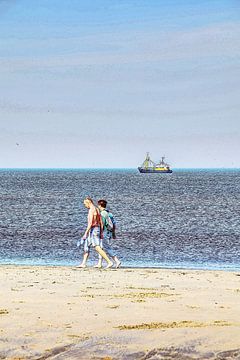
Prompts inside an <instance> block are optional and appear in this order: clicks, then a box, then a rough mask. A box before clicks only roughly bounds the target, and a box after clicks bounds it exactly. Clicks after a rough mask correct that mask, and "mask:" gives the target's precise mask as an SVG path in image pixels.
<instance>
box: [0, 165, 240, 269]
mask: <svg viewBox="0 0 240 360" xmlns="http://www.w3.org/2000/svg"><path fill="white" fill-rule="evenodd" d="M86 196H90V197H92V198H93V199H94V200H95V201H97V200H98V199H106V200H107V201H108V208H109V210H110V211H111V212H112V213H113V215H114V218H115V221H116V227H117V230H116V234H117V239H116V240H115V241H114V243H113V247H114V249H115V250H116V253H117V255H118V257H119V258H120V259H121V261H122V266H124V267H149V268H155V267H156V268H182V269H221V270H237V271H239V270H240V169H207V170H206V169H175V170H174V171H173V173H172V174H140V173H139V172H138V171H137V170H135V169H81V170H79V169H32V170H31V169H30V170H29V169H2V170H0V200H1V206H0V264H16V265H20V264H21V265H23V264H24V265H55V266H61V265H64V266H76V265H77V264H79V263H80V261H81V258H82V248H81V247H80V248H78V247H77V241H78V240H79V239H80V238H81V236H82V235H83V233H84V230H85V228H86V225H87V209H86V208H85V207H84V206H83V199H84V198H85V197H86ZM96 260H97V257H96V254H95V251H94V250H92V251H91V254H90V257H89V266H92V265H93V264H94V263H95V262H96Z"/></svg>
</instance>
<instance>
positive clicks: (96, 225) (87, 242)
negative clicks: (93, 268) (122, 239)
mask: <svg viewBox="0 0 240 360" xmlns="http://www.w3.org/2000/svg"><path fill="white" fill-rule="evenodd" d="M83 203H84V206H85V207H86V208H87V209H88V225H87V228H86V231H85V233H84V235H83V237H82V240H83V245H84V254H83V260H82V262H81V264H80V265H78V267H80V268H85V267H86V263H87V259H88V257H89V252H90V248H91V247H93V248H94V249H95V250H96V251H97V252H98V254H99V256H101V258H103V259H105V260H106V262H107V266H106V269H108V268H111V267H112V266H113V262H112V261H111V260H110V259H109V257H108V256H107V254H106V252H105V251H104V250H103V249H102V248H101V243H102V238H103V223H102V218H101V215H100V212H99V210H98V208H97V207H96V206H95V205H94V203H93V200H92V199H91V198H90V197H86V198H85V199H84V201H83Z"/></svg>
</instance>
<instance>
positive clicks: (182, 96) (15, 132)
mask: <svg viewBox="0 0 240 360" xmlns="http://www.w3.org/2000/svg"><path fill="white" fill-rule="evenodd" d="M239 20H240V2H239V1H222V0H218V1H214V0H212V1H198V2H197V1H190V0H182V1H180V0H179V1H171V0H168V1H167V0H166V1H163V0H138V1H136V0H132V1H130V0H122V1H120V0H119V1H116V0H111V1H107V0H98V1H97V0H92V1H91V2H87V1H81V0H78V1H77V0H76V1H75V0H71V1H70V0H68V1H67V0H61V1H56V0H51V1H49V0H38V1H30V0H28V1H26V0H12V1H11V0H8V1H7V0H0V79H1V81H0V152H1V154H2V156H1V157H0V167H136V166H137V165H138V164H139V163H141V162H142V160H143V158H144V156H145V152H146V151H149V152H150V154H151V155H152V157H153V158H154V159H155V160H158V159H159V158H160V156H162V155H163V154H164V155H166V156H167V159H168V160H169V162H170V163H171V164H172V166H173V167H240V156H239V154H240V121H239V115H240V102H239V99H240V22H239ZM16 143H18V144H19V145H16Z"/></svg>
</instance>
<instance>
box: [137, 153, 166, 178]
mask: <svg viewBox="0 0 240 360" xmlns="http://www.w3.org/2000/svg"><path fill="white" fill-rule="evenodd" d="M164 160H165V157H164V156H162V158H161V160H160V161H159V163H155V162H154V161H152V160H151V158H150V155H149V153H147V155H146V159H145V160H144V162H143V163H142V165H141V166H139V167H138V170H139V172H140V173H158V174H165V173H167V174H171V173H172V170H171V169H170V165H169V164H167V163H166V162H165V161H164Z"/></svg>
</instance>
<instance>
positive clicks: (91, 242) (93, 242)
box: [83, 227, 102, 252]
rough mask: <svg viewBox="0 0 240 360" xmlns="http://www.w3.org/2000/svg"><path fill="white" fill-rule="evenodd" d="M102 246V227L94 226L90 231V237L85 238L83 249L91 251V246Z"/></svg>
mask: <svg viewBox="0 0 240 360" xmlns="http://www.w3.org/2000/svg"><path fill="white" fill-rule="evenodd" d="M91 246H92V247H95V246H100V247H102V240H101V239H100V228H99V227H93V228H91V230H90V231H89V234H88V237H87V238H86V239H85V240H84V245H83V249H84V252H89V251H90V247H91Z"/></svg>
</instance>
